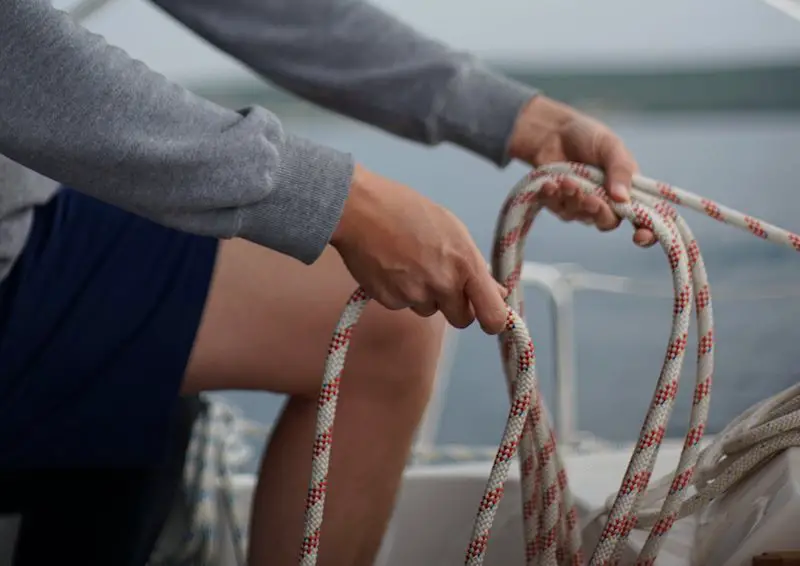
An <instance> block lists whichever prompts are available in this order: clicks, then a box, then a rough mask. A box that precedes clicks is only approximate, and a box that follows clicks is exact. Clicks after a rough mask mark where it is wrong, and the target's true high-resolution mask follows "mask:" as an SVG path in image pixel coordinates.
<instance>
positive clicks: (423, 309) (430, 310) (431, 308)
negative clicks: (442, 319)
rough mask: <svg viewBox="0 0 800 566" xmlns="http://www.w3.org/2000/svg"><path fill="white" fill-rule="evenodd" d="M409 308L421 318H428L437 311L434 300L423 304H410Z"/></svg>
mask: <svg viewBox="0 0 800 566" xmlns="http://www.w3.org/2000/svg"><path fill="white" fill-rule="evenodd" d="M411 310H412V311H414V312H415V313H417V314H418V315H419V316H421V317H423V318H428V317H430V316H433V315H435V314H436V313H437V312H439V307H438V305H437V304H436V303H435V302H431V303H428V304H425V305H415V306H412V307H411Z"/></svg>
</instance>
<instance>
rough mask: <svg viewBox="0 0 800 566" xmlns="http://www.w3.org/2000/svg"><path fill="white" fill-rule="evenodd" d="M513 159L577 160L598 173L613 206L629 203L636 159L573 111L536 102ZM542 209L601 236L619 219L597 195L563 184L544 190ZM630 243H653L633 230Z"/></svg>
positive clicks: (516, 139)
mask: <svg viewBox="0 0 800 566" xmlns="http://www.w3.org/2000/svg"><path fill="white" fill-rule="evenodd" d="M510 151H511V156H512V157H514V158H516V159H520V160H522V161H525V162H527V163H529V164H531V165H533V166H534V167H538V166H540V165H545V164H547V163H554V162H558V161H576V162H579V163H586V164H588V165H594V166H597V167H599V168H601V169H602V170H603V171H605V173H606V184H605V188H606V191H607V193H608V195H609V197H610V198H611V199H613V200H615V201H617V202H626V201H628V200H629V198H630V186H631V179H632V177H633V174H634V173H635V172H636V171H637V170H638V166H637V164H636V160H635V159H634V158H633V156H632V155H631V153H630V152H629V151H628V150H627V149H626V147H625V145H624V144H623V143H622V140H620V139H619V138H618V137H617V136H616V135H615V134H614V133H613V132H612V131H611V130H610V129H609V128H608V127H607V126H605V125H604V124H602V123H600V122H598V121H597V120H594V119H592V118H590V117H589V116H586V115H585V114H582V113H581V112H579V111H577V110H576V109H574V108H571V107H569V106H567V105H564V104H561V103H559V102H557V101H555V100H552V99H550V98H547V97H545V96H542V95H538V96H536V97H534V98H533V99H532V100H531V101H530V102H529V103H528V105H527V106H526V107H525V109H523V110H522V112H520V116H519V118H518V119H517V123H516V126H515V128H514V133H513V135H512V139H511V145H510ZM541 201H542V204H544V206H545V207H547V208H548V209H549V210H551V211H552V212H553V213H554V214H556V215H557V216H558V217H559V218H561V219H562V220H564V221H567V222H569V221H573V220H578V221H580V222H583V223H584V224H589V225H594V226H596V227H597V228H598V229H599V230H601V231H607V230H613V229H614V228H616V227H617V226H619V224H620V221H621V219H620V218H619V217H618V216H617V215H616V214H615V213H614V211H612V210H611V207H610V206H609V205H608V203H607V202H605V201H604V200H603V199H601V198H600V197H598V196H595V195H587V194H585V193H584V192H583V191H582V190H580V188H579V187H578V185H577V184H576V183H575V182H573V181H570V180H569V179H566V180H564V181H563V182H561V183H560V184H556V183H548V184H546V185H545V186H544V187H543V188H542V198H541ZM633 241H634V243H636V244H637V245H639V246H643V247H647V246H651V245H652V244H654V243H655V236H654V235H653V233H652V232H651V231H650V230H646V229H644V228H637V229H636V231H635V233H634V235H633Z"/></svg>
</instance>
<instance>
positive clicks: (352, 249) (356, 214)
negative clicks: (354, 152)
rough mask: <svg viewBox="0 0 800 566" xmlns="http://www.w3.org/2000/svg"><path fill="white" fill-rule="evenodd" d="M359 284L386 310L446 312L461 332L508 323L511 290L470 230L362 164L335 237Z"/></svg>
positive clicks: (495, 330)
mask: <svg viewBox="0 0 800 566" xmlns="http://www.w3.org/2000/svg"><path fill="white" fill-rule="evenodd" d="M331 245H333V246H334V247H335V248H336V249H337V251H338V252H339V254H340V255H341V256H342V258H343V259H344V262H345V265H346V266H347V268H348V269H349V270H350V273H351V274H352V275H353V277H354V278H355V279H356V281H357V282H358V283H359V284H360V285H361V286H362V287H363V288H364V290H365V291H366V292H367V293H368V294H369V295H370V296H371V297H372V298H373V299H375V300H376V301H378V302H379V303H381V304H382V305H383V306H385V307H386V308H389V309H392V310H399V309H403V308H406V307H409V308H411V309H412V310H414V311H415V312H416V313H417V314H419V315H421V316H431V315H433V314H434V313H436V312H437V311H441V312H442V313H443V314H444V316H445V317H446V318H447V320H448V321H449V322H450V324H452V325H453V326H455V327H457V328H465V327H467V326H469V325H470V324H471V323H472V322H473V320H475V318H477V319H478V322H479V323H480V325H481V328H483V330H484V331H485V332H487V333H490V334H497V333H499V332H501V331H502V330H503V328H504V326H505V319H506V306H505V302H504V298H505V296H506V291H505V289H504V288H503V287H502V286H501V285H500V284H499V283H497V282H496V281H495V280H494V278H493V277H492V276H491V273H490V272H489V269H488V268H487V265H486V261H485V260H484V258H483V256H482V255H481V253H480V251H479V250H478V248H477V246H476V245H475V242H474V241H473V240H472V237H471V236H470V234H469V232H468V231H467V228H466V227H465V226H464V224H463V223H462V222H461V221H460V220H458V218H456V217H455V216H454V215H453V214H452V213H451V212H449V211H448V210H446V209H444V208H442V207H441V206H439V205H437V204H436V203H434V202H432V201H431V200H429V199H427V198H425V197H423V196H422V195H420V194H419V193H417V192H415V191H413V190H411V189H410V188H408V187H406V186H405V185H402V184H400V183H396V182H394V181H391V180H389V179H386V178H384V177H381V176H379V175H376V174H374V173H371V172H369V171H366V170H365V169H363V168H362V167H360V166H358V165H357V166H356V169H355V173H354V175H353V184H352V187H351V190H350V195H349V196H348V198H347V201H346V203H345V206H344V212H343V213H342V218H341V220H340V222H339V225H338V227H337V228H336V230H335V232H334V234H333V237H332V239H331Z"/></svg>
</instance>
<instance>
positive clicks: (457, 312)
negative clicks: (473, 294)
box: [438, 293, 475, 328]
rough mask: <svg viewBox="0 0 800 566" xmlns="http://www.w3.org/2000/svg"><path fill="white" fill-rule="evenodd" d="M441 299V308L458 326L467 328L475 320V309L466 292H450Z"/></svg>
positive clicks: (452, 322)
mask: <svg viewBox="0 0 800 566" xmlns="http://www.w3.org/2000/svg"><path fill="white" fill-rule="evenodd" d="M438 301H439V310H440V311H442V314H443V315H444V317H445V318H446V319H447V321H448V322H449V323H450V324H452V325H453V326H455V327H456V328H466V327H468V326H469V325H470V324H472V323H473V321H474V320H475V311H474V309H473V308H472V305H471V304H470V302H469V299H468V298H467V296H466V294H465V293H448V294H446V295H443V296H442V297H441V298H440V299H438Z"/></svg>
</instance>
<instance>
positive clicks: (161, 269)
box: [0, 190, 217, 469]
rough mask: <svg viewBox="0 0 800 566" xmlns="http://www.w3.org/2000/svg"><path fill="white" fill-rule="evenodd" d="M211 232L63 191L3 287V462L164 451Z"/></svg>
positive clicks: (62, 463)
mask: <svg viewBox="0 0 800 566" xmlns="http://www.w3.org/2000/svg"><path fill="white" fill-rule="evenodd" d="M216 250H217V242H216V241H215V240H212V239H207V238H201V237H198V236H192V235H189V234H183V233H179V232H177V231H174V230H171V229H168V228H165V227H163V226H159V225H157V224H155V223H152V222H150V221H148V220H145V219H143V218H140V217H137V216H135V215H133V214H129V213H126V212H124V211H121V210H119V209H116V208H113V207H111V206H108V205H105V204H103V203H101V202H99V201H96V200H94V199H91V198H89V197H86V196H83V195H80V194H78V193H75V192H74V191H70V190H62V191H61V192H59V194H58V195H57V196H56V197H55V198H54V199H53V200H52V201H51V202H50V203H48V204H47V205H46V206H43V207H40V208H39V209H37V211H36V214H35V218H34V224H33V229H32V232H31V234H30V237H29V240H28V243H27V245H26V247H25V250H24V252H23V254H22V256H21V257H20V258H19V260H18V261H17V264H16V265H15V266H14V268H13V270H12V272H11V274H10V275H9V277H8V278H7V279H6V280H5V281H4V282H3V283H2V285H0V469H3V468H9V467H19V468H31V467H46V468H52V467H79V468H86V467H92V466H99V467H109V466H111V467H113V466H141V465H150V464H152V463H155V462H157V461H159V460H160V459H161V458H163V456H164V453H165V452H164V451H165V449H166V439H167V434H166V430H167V429H168V427H169V424H170V419H171V414H172V411H173V409H174V406H175V402H176V400H177V398H178V393H179V389H180V385H181V382H182V379H183V374H184V371H185V368H186V363H187V360H188V357H189V353H190V351H191V347H192V344H193V342H194V337H195V334H196V331H197V326H198V324H199V321H200V316H201V314H202V311H203V307H204V304H205V300H206V296H207V293H208V285H209V283H210V280H211V275H212V272H213V267H214V262H215V257H216Z"/></svg>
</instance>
